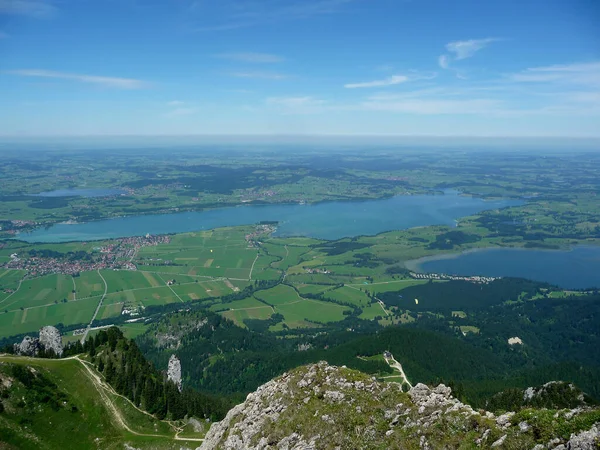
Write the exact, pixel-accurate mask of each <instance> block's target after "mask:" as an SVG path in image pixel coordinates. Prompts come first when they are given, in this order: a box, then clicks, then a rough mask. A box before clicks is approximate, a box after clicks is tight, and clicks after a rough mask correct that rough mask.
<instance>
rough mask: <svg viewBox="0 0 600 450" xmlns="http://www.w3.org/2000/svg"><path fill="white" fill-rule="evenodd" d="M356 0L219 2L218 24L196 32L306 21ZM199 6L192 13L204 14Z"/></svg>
mask: <svg viewBox="0 0 600 450" xmlns="http://www.w3.org/2000/svg"><path fill="white" fill-rule="evenodd" d="M355 1H357V0H311V1H307V0H263V1H245V2H242V1H240V0H220V6H221V8H224V9H225V19H221V20H222V22H221V23H214V24H207V25H202V26H199V27H196V31H228V30H234V29H239V28H247V27H252V26H257V25H262V24H268V23H278V22H283V21H290V20H299V19H307V18H310V17H314V16H319V15H326V14H333V13H336V12H339V11H340V10H341V9H342V8H343V7H344V6H345V5H347V4H350V3H353V2H355ZM204 6H205V4H203V2H199V1H194V2H193V3H192V7H191V8H190V9H191V10H192V11H193V12H197V13H200V14H203V13H205V12H208V10H205V8H204Z"/></svg>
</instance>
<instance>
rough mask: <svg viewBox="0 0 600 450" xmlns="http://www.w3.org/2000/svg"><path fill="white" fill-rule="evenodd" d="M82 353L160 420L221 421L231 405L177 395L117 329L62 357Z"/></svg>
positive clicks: (193, 393) (201, 396) (199, 395)
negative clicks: (196, 419)
mask: <svg viewBox="0 0 600 450" xmlns="http://www.w3.org/2000/svg"><path fill="white" fill-rule="evenodd" d="M82 352H85V353H87V354H88V355H89V356H90V357H91V360H92V362H93V363H94V365H95V366H96V368H97V370H98V371H99V372H100V373H102V374H103V375H104V378H105V380H106V382H107V383H109V384H110V385H111V386H112V387H113V388H114V389H115V391H117V392H118V393H119V394H121V395H124V396H125V397H127V398H128V399H129V400H131V401H132V402H133V403H134V404H135V405H136V406H138V407H139V408H141V409H143V410H145V411H147V412H149V413H150V414H154V415H155V416H156V417H157V418H159V419H165V418H169V419H173V420H177V419H182V418H184V417H186V416H194V417H200V418H210V419H211V420H220V419H222V418H223V417H224V416H225V414H226V413H227V411H228V410H229V408H230V407H231V406H232V404H231V402H230V401H228V400H227V399H226V398H224V397H213V396H209V395H205V394H202V393H200V392H197V391H195V390H192V389H189V388H184V389H183V391H182V392H179V389H178V388H177V386H176V385H175V384H174V383H173V382H171V381H169V380H167V379H166V376H165V375H164V374H163V373H161V372H159V371H158V370H156V369H155V368H154V366H153V365H152V364H151V363H150V362H148V361H147V360H146V358H145V357H144V355H143V354H142V352H141V351H140V349H139V348H138V346H137V345H136V343H135V342H134V341H132V340H129V339H127V338H125V337H124V336H123V333H122V332H121V331H120V330H119V329H118V328H117V327H111V328H108V329H107V330H101V331H100V332H99V333H98V334H97V335H96V336H95V337H94V338H93V339H91V338H90V339H88V340H86V342H85V344H83V345H82V344H81V343H80V342H79V341H77V342H76V343H75V344H73V345H71V346H69V347H67V349H65V354H64V356H68V355H73V354H79V353H82Z"/></svg>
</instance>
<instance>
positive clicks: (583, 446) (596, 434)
mask: <svg viewBox="0 0 600 450" xmlns="http://www.w3.org/2000/svg"><path fill="white" fill-rule="evenodd" d="M599 448H600V424H598V423H596V424H595V425H594V426H593V427H592V428H591V429H590V430H587V431H582V432H580V433H578V434H572V435H571V439H569V442H567V449H568V450H598V449H599Z"/></svg>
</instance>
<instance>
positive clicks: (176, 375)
mask: <svg viewBox="0 0 600 450" xmlns="http://www.w3.org/2000/svg"><path fill="white" fill-rule="evenodd" d="M167 380H169V381H172V382H173V383H175V385H176V386H177V389H179V392H181V361H179V358H177V356H175V355H171V357H170V358H169V366H168V367H167Z"/></svg>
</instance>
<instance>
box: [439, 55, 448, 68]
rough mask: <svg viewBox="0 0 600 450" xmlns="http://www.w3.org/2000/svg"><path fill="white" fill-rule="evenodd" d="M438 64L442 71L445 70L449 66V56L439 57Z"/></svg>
mask: <svg viewBox="0 0 600 450" xmlns="http://www.w3.org/2000/svg"><path fill="white" fill-rule="evenodd" d="M438 64H439V65H440V67H441V68H442V69H447V68H448V67H449V66H450V56H448V55H440V57H439V58H438Z"/></svg>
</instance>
